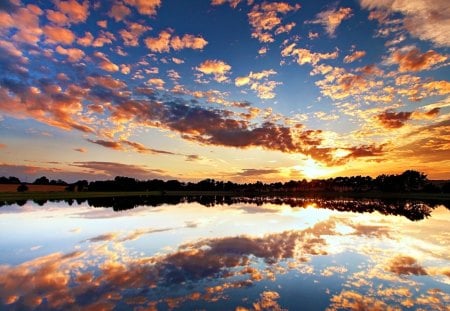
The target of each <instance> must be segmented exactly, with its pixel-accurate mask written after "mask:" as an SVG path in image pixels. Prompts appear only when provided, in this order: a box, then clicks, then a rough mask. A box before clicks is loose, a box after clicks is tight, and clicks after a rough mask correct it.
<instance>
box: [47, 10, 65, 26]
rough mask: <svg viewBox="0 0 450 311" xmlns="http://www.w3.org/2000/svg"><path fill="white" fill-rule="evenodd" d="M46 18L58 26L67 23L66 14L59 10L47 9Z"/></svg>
mask: <svg viewBox="0 0 450 311" xmlns="http://www.w3.org/2000/svg"><path fill="white" fill-rule="evenodd" d="M47 19H48V20H49V21H51V22H52V23H54V24H57V25H59V26H64V25H66V24H68V23H69V18H68V17H67V15H65V14H63V13H61V12H59V11H53V10H47Z"/></svg>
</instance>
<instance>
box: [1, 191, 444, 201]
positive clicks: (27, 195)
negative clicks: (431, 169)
mask: <svg viewBox="0 0 450 311" xmlns="http://www.w3.org/2000/svg"><path fill="white" fill-rule="evenodd" d="M143 195H145V196H162V195H164V196H297V197H310V198H328V199H332V198H373V199H411V200H438V201H445V202H447V201H448V202H450V194H446V193H387V192H325V191H317V192H295V193H292V192H276V193H257V192H256V193H245V192H228V191H163V192H161V191H132V192H68V191H52V192H44V191H34V192H33V191H29V192H22V193H20V192H1V193H0V201H2V202H6V203H13V202H16V201H24V200H63V199H89V198H108V197H132V196H143Z"/></svg>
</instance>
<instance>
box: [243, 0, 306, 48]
mask: <svg viewBox="0 0 450 311" xmlns="http://www.w3.org/2000/svg"><path fill="white" fill-rule="evenodd" d="M298 9H300V5H299V4H296V5H295V6H292V5H290V4H288V3H286V2H263V3H262V4H256V5H254V6H253V8H252V9H251V11H250V12H249V13H248V14H247V15H248V20H249V23H250V25H251V26H252V28H253V31H252V37H253V38H256V39H258V41H260V42H264V43H269V42H273V41H274V39H273V34H272V33H271V32H272V31H273V30H274V29H275V28H276V27H278V29H279V30H278V33H276V34H279V33H283V32H288V31H290V30H291V29H292V28H293V27H294V26H295V24H292V23H291V24H289V25H284V26H283V25H281V24H282V19H281V17H280V16H279V15H281V14H286V13H288V12H291V11H297V10H298Z"/></svg>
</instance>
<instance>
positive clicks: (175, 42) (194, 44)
mask: <svg viewBox="0 0 450 311" xmlns="http://www.w3.org/2000/svg"><path fill="white" fill-rule="evenodd" d="M207 44H208V41H206V40H205V39H203V38H202V37H195V36H193V35H184V36H182V37H181V38H180V37H178V36H175V37H173V38H172V39H171V41H170V45H171V47H172V48H173V49H174V50H176V51H177V50H181V49H193V50H201V49H203V48H204V47H205V46H206V45H207Z"/></svg>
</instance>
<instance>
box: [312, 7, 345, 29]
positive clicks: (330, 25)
mask: <svg viewBox="0 0 450 311" xmlns="http://www.w3.org/2000/svg"><path fill="white" fill-rule="evenodd" d="M351 16H352V9H351V8H339V10H337V9H329V10H327V11H323V12H320V13H319V14H317V16H316V19H315V20H313V21H310V22H309V23H311V24H321V25H322V26H324V27H325V30H326V31H327V33H328V35H330V36H334V33H335V32H336V29H337V27H338V26H339V25H340V24H341V23H342V21H343V20H346V19H348V18H350V17H351Z"/></svg>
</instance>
